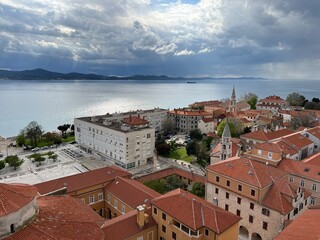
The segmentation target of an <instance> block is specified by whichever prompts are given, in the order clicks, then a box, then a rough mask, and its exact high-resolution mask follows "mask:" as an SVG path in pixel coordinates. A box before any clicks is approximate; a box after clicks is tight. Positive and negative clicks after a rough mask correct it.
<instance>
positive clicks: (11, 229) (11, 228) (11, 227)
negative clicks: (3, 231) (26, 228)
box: [10, 223, 16, 233]
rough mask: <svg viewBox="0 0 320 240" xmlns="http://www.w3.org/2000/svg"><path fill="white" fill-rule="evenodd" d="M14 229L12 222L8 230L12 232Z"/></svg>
mask: <svg viewBox="0 0 320 240" xmlns="http://www.w3.org/2000/svg"><path fill="white" fill-rule="evenodd" d="M15 231H16V230H15V228H14V224H13V223H12V224H11V225H10V232H11V233H14V232H15Z"/></svg>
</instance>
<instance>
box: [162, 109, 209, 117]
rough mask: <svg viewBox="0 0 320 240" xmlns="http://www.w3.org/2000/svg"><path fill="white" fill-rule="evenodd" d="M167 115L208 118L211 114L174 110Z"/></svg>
mask: <svg viewBox="0 0 320 240" xmlns="http://www.w3.org/2000/svg"><path fill="white" fill-rule="evenodd" d="M168 114H174V115H183V116H210V115H211V113H209V112H206V111H201V110H200V111H196V110H188V109H174V110H171V111H169V112H168Z"/></svg>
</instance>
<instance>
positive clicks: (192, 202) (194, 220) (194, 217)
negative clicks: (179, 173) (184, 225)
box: [191, 198, 197, 229]
mask: <svg viewBox="0 0 320 240" xmlns="http://www.w3.org/2000/svg"><path fill="white" fill-rule="evenodd" d="M195 201H196V200H195V199H194V198H192V199H191V206H192V216H193V226H194V229H197V226H196V216H195V211H194V203H195Z"/></svg>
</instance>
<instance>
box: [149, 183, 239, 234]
mask: <svg viewBox="0 0 320 240" xmlns="http://www.w3.org/2000/svg"><path fill="white" fill-rule="evenodd" d="M151 204H152V205H154V206H156V207H157V208H159V209H161V210H162V211H164V212H165V213H167V214H168V215H170V216H171V217H173V218H174V219H176V220H177V221H179V222H181V223H182V224H184V225H186V226H188V227H189V228H191V229H193V230H198V229H199V228H201V227H206V228H209V229H211V230H212V231H214V232H215V233H217V234H220V233H222V232H224V231H225V230H227V229H228V228H230V227H231V226H233V225H234V224H235V223H237V222H239V221H240V220H241V218H240V217H238V216H236V215H234V214H232V213H230V212H228V211H226V210H224V209H222V208H219V207H217V206H214V205H213V204H212V203H209V202H208V201H205V200H203V199H201V198H199V197H197V196H195V195H193V194H191V193H188V192H186V191H184V190H182V189H176V190H173V191H171V192H168V193H166V194H164V195H162V196H161V197H158V198H156V199H153V200H152V201H151Z"/></svg>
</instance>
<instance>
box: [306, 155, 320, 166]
mask: <svg viewBox="0 0 320 240" xmlns="http://www.w3.org/2000/svg"><path fill="white" fill-rule="evenodd" d="M302 162H305V163H308V164H312V165H318V166H320V152H318V153H316V154H313V155H311V156H309V157H308V158H305V159H303V160H302Z"/></svg>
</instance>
